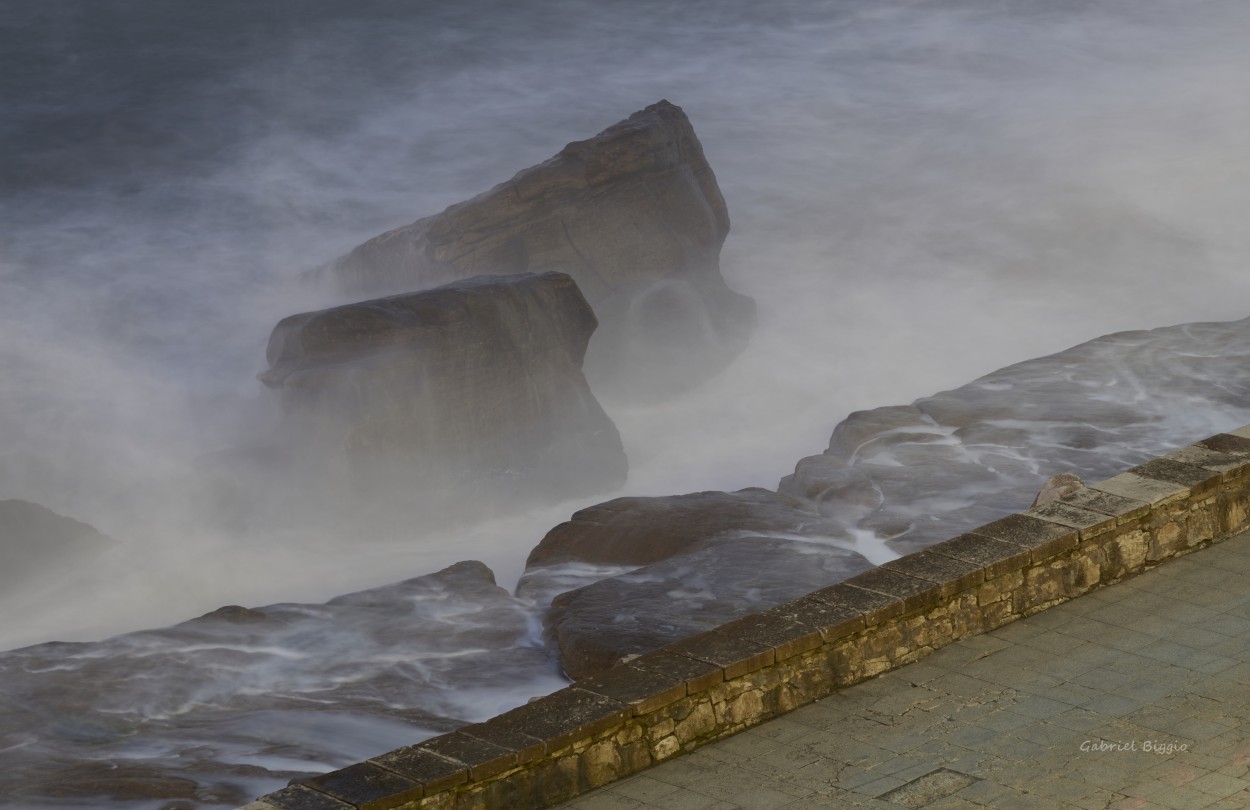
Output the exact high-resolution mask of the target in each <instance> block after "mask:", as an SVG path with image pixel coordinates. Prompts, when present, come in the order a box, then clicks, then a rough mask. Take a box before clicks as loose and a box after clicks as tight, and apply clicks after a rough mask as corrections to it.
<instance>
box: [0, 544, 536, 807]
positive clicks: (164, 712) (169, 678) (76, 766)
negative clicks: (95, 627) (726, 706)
mask: <svg viewBox="0 0 1250 810" xmlns="http://www.w3.org/2000/svg"><path fill="white" fill-rule="evenodd" d="M501 672H508V673H510V675H509V679H508V680H509V681H512V683H510V684H509V685H508V687H507V688H506V689H505V690H504V691H500V689H499V686H500V684H499V683H498V681H499V677H498V673H501ZM560 684H561V680H560V679H559V678H558V677H557V676H556V673H555V663H554V661H553V660H552V658H551V656H550V655H549V653H547V652H546V651H544V650H543V649H542V645H541V643H540V642H539V640H538V639H537V638H536V635H535V632H534V625H533V622H532V620H531V618H530V615H529V614H528V612H527V611H526V610H525V609H524V607H523V606H522V605H521V604H519V603H518V602H517V601H516V600H515V599H514V598H513V597H511V596H510V595H509V594H508V593H507V592H506V591H504V590H503V589H501V588H499V587H498V586H497V585H496V584H495V581H494V577H493V575H492V574H491V572H490V570H489V569H488V568H487V567H486V566H484V565H483V564H481V563H478V562H463V563H457V564H456V565H453V566H451V567H449V568H447V569H444V570H443V571H440V572H438V573H435V574H430V575H427V576H423V577H417V578H415V579H410V580H406V581H404V582H400V583H397V584H394V585H390V586H387V587H384V588H377V589H373V590H369V591H362V592H358V593H353V594H347V595H344V596H341V597H337V598H335V599H331V600H329V601H327V602H325V603H323V604H278V605H270V606H267V607H263V608H260V609H257V610H249V609H246V608H240V607H238V606H229V607H226V608H222V609H220V610H216V611H213V612H211V613H209V614H206V615H205V616H202V617H200V618H197V619H193V620H191V621H188V622H183V623H182V624H178V625H174V626H172V627H168V628H164V629H161V630H153V631H147V632H141V633H130V634H127V635H122V636H117V637H115V638H112V639H108V640H106V641H102V642H97V643H72V644H69V643H49V644H41V645H38V646H34V647H27V648H24V649H20V650H14V651H11V652H7V653H3V654H0V749H4V750H5V752H6V753H5V761H6V766H7V767H6V768H5V769H4V772H3V773H0V797H3V799H0V804H5V803H6V802H9V803H15V804H5V806H26V804H36V803H39V802H41V801H43V802H46V801H48V800H56V801H57V802H58V803H60V802H63V803H65V804H69V805H72V804H75V803H77V802H83V803H84V804H83V806H93V805H92V803H93V802H94V803H95V805H94V806H98V804H99V803H100V802H101V801H104V800H106V799H107V800H110V801H119V802H129V803H139V802H142V801H146V800H156V799H161V800H168V801H185V802H189V804H188V805H187V806H219V805H226V806H234V805H237V804H240V803H243V802H245V801H247V800H249V799H250V798H251V797H253V796H256V795H259V794H260V793H263V792H266V791H268V790H272V789H274V788H275V787H276V786H279V785H280V784H281V783H283V782H285V781H286V780H288V779H291V778H297V777H304V776H308V775H310V774H313V773H319V772H322V771H325V770H329V769H331V768H334V767H339V766H341V765H345V764H348V763H350V762H352V761H355V760H357V759H363V758H365V757H368V756H372V755H375V754H377V753H379V752H380V751H382V750H387V749H388V748H396V747H399V746H402V745H409V744H412V743H415V742H419V741H420V740H422V739H425V738H427V737H430V736H433V735H435V734H438V733H442V732H445V731H450V730H452V729H454V728H457V727H459V726H460V725H462V724H464V723H466V722H472V721H476V720H481V719H486V718H487V717H490V716H493V715H494V714H496V713H498V712H500V711H503V710H505V709H508V708H511V707H512V706H514V705H516V704H518V703H522V702H524V701H525V700H526V699H527V698H529V697H531V696H534V695H539V694H545V693H546V692H549V691H551V690H553V689H555V688H558V686H559V685H560ZM480 690H486V692H485V695H486V696H485V697H482V696H481V695H482V693H481V691H480ZM475 694H477V695H478V696H476V697H475ZM171 806H172V805H171Z"/></svg>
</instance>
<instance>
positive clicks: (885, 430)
mask: <svg viewBox="0 0 1250 810" xmlns="http://www.w3.org/2000/svg"><path fill="white" fill-rule="evenodd" d="M1248 360H1250V320H1242V321H1232V322H1228V323H1196V324H1184V325H1181V326H1173V327H1165V328H1161V329H1154V330H1150V331H1134V332H1121V333H1117V334H1114V335H1107V336H1105V337H1101V338H1097V339H1095V340H1091V341H1088V342H1086V343H1082V344H1080V345H1078V346H1074V347H1072V348H1070V349H1067V350H1065V351H1062V352H1059V353H1057V354H1053V355H1050V356H1048V357H1041V358H1037V359H1034V360H1028V361H1025V362H1023V363H1018V364H1016V365H1013V366H1008V367H1007V368H1004V369H1000V370H999V371H995V372H994V373H992V374H988V375H986V376H985V377H982V378H981V379H979V380H976V381H974V382H972V383H969V384H968V385H965V386H962V387H960V388H956V389H954V390H951V391H945V392H942V393H940V394H936V395H934V396H932V397H926V398H924V399H920V400H917V401H916V402H915V403H913V404H911V405H903V406H891V407H887V408H877V409H873V410H870V411H860V412H857V413H853V414H851V415H850V416H849V417H847V418H846V419H845V420H843V421H842V422H841V423H839V424H838V425H837V427H836V428H835V429H834V431H833V435H832V437H831V438H830V441H829V447H828V449H827V450H825V452H824V453H822V454H820V455H817V456H809V457H807V458H804V459H802V460H801V461H799V463H798V465H797V466H796V468H795V472H794V474H793V475H791V476H787V477H786V478H784V479H782V481H781V484H780V487H779V491H780V492H782V493H785V494H789V495H791V496H794V497H796V498H804V499H809V500H810V501H811V502H812V503H813V504H814V506H815V508H817V509H818V510H819V511H820V512H821V514H823V515H825V516H827V517H828V518H829V519H831V520H833V521H835V522H836V523H838V524H839V525H841V526H842V527H843V528H844V529H845V530H846V531H848V532H850V533H852V534H856V533H861V532H862V533H864V534H865V535H869V536H872V537H875V538H878V539H880V540H884V541H886V542H887V544H888V545H889V546H890V547H891V548H892V549H894V550H895V551H897V552H899V553H907V552H909V551H914V550H917V549H920V548H923V547H925V546H928V545H931V544H932V543H935V542H939V541H941V540H945V539H947V538H949V537H953V536H955V535H957V534H959V533H961V532H963V531H966V530H968V529H970V528H974V527H976V526H978V525H981V524H984V523H987V522H989V521H992V520H996V519H998V518H1000V517H1003V516H1004V515H1007V514H1010V513H1012V512H1016V511H1020V510H1023V509H1027V508H1028V507H1029V505H1030V503H1031V502H1032V501H1033V499H1034V496H1035V495H1037V494H1038V491H1039V489H1040V488H1042V487H1043V484H1044V482H1046V481H1047V479H1048V478H1051V477H1053V476H1059V475H1061V474H1064V473H1067V474H1072V475H1075V476H1076V477H1077V478H1078V479H1083V480H1086V481H1098V480H1101V479H1103V478H1107V477H1110V476H1112V475H1115V474H1117V473H1119V472H1121V471H1123V470H1124V469H1127V468H1128V467H1131V466H1133V465H1135V464H1139V463H1141V462H1142V461H1144V460H1146V459H1148V458H1150V457H1152V456H1156V455H1161V454H1162V453H1164V452H1167V451H1168V450H1170V449H1172V448H1173V447H1176V446H1180V445H1183V444H1185V443H1187V442H1189V441H1192V440H1193V439H1194V438H1195V437H1199V436H1205V435H1210V434H1213V433H1217V432H1219V431H1221V430H1225V429H1227V428H1229V427H1230V426H1237V425H1240V424H1243V423H1244V422H1246V421H1247V420H1248V419H1250V379H1247V377H1246V375H1245V374H1244V373H1242V372H1241V371H1240V369H1243V368H1244V367H1245V365H1246V363H1247V361H1248ZM1065 480H1066V479H1065ZM1068 483H1070V482H1068Z"/></svg>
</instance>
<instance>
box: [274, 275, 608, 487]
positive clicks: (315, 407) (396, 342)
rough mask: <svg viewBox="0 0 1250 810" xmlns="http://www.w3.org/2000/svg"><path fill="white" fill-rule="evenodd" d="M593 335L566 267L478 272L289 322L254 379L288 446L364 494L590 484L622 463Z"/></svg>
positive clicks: (603, 480)
mask: <svg viewBox="0 0 1250 810" xmlns="http://www.w3.org/2000/svg"><path fill="white" fill-rule="evenodd" d="M594 329H595V316H594V313H592V312H591V310H590V307H589V305H588V304H587V303H586V301H585V299H584V298H583V297H582V296H581V293H580V292H579V291H578V289H577V286H576V285H575V284H574V282H573V280H572V279H571V278H569V277H568V276H567V275H564V274H561V273H544V274H522V275H516V276H483V277H478V278H472V279H466V280H462V281H459V282H456V283H454V284H449V285H446V286H444V287H440V288H438V289H434V290H427V291H425V292H421V293H414V294H410V295H398V296H392V297H390V298H383V299H378V300H373V301H364V302H361V303H356V304H348V305H345V306H340V307H334V308H332V309H328V310H322V311H319V312H310V313H304V314H301V315H293V316H291V317H289V318H286V319H284V320H283V321H282V322H281V323H279V324H278V326H277V327H276V328H275V329H274V331H273V335H272V336H271V337H270V340H269V349H268V353H267V356H268V359H269V363H270V368H269V370H268V371H266V372H265V373H264V374H262V375H261V379H262V380H263V381H264V382H265V384H266V385H268V386H269V387H271V388H274V389H276V390H277V391H278V393H279V398H280V401H281V403H282V406H283V409H284V411H285V413H286V415H287V421H288V425H289V427H290V431H291V433H292V438H293V440H294V441H295V442H296V443H298V444H300V445H308V446H310V447H311V448H312V449H314V450H316V451H318V452H319V455H318V456H317V464H318V466H319V467H320V466H322V465H326V464H331V463H332V462H333V461H334V459H335V457H336V454H337V455H338V456H342V457H345V458H346V459H347V460H348V461H349V462H350V464H351V466H352V468H353V470H354V472H355V480H356V481H357V484H358V485H359V484H363V489H365V490H367V491H369V492H370V493H373V492H386V491H393V492H395V493H397V494H399V495H400V496H401V497H402V498H405V499H407V498H411V497H413V496H414V495H419V493H420V492H421V491H422V489H435V488H438V487H448V486H454V485H459V486H467V485H468V484H469V482H474V481H479V480H481V479H483V478H486V479H488V480H490V481H491V485H490V491H491V492H492V494H494V495H496V496H497V495H498V494H499V493H500V491H501V490H502V491H504V492H514V491H515V492H524V493H530V492H539V493H542V494H545V495H549V496H550V495H555V496H559V497H563V496H568V495H572V494H584V493H588V492H598V491H603V490H605V489H611V488H613V487H616V486H619V485H620V484H621V483H622V482H623V481H624V477H625V469H626V461H625V455H624V450H623V449H622V447H621V440H620V435H619V434H618V433H617V431H616V427H615V426H614V425H613V424H612V421H611V420H610V419H609V418H608V416H607V415H606V414H605V413H604V411H603V409H602V408H601V407H600V405H599V403H598V402H597V401H596V400H595V398H594V396H593V395H592V394H591V393H590V389H589V388H588V386H587V384H586V380H585V377H584V376H583V374H582V371H581V364H582V360H583V357H584V354H585V351H586V345H587V341H588V340H589V338H590V335H591V333H592V332H593V331H594ZM326 451H329V452H328V458H327V457H326V456H327V452H326ZM309 452H311V450H310V451H309Z"/></svg>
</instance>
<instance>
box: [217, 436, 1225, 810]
mask: <svg viewBox="0 0 1250 810" xmlns="http://www.w3.org/2000/svg"><path fill="white" fill-rule="evenodd" d="M1247 530H1250V425H1247V426H1245V427H1241V428H1237V429H1235V430H1230V431H1228V432H1226V433H1219V434H1216V435H1214V436H1210V437H1208V438H1206V439H1203V440H1201V441H1198V442H1195V443H1194V444H1191V445H1189V446H1188V447H1183V448H1180V449H1178V450H1174V451H1172V452H1170V453H1167V454H1166V455H1164V456H1162V457H1160V458H1156V459H1152V460H1150V461H1147V462H1146V463H1144V464H1140V465H1138V466H1136V467H1133V468H1131V469H1129V470H1127V471H1125V472H1123V473H1121V474H1119V475H1117V476H1114V477H1112V478H1109V479H1107V480H1106V481H1101V482H1098V483H1095V484H1093V485H1091V486H1089V487H1086V488H1084V489H1081V490H1078V491H1077V492H1074V493H1072V494H1070V495H1067V496H1064V497H1063V498H1060V499H1059V500H1057V501H1054V502H1051V503H1049V504H1046V505H1043V506H1038V507H1033V508H1031V509H1028V510H1025V511H1023V512H1020V513H1017V514H1014V515H1009V516H1007V517H1005V518H1002V519H1001V520H996V521H993V522H992V523H988V524H986V525H984V526H981V527H978V528H976V529H973V530H971V531H969V532H966V533H964V534H961V535H959V536H957V537H953V538H951V539H949V540H946V541H944V542H941V543H937V544H935V545H932V546H929V547H927V548H925V549H922V550H920V551H917V552H914V553H912V554H908V555H906V556H905V557H902V558H900V559H898V560H894V561H891V562H889V563H886V564H884V565H882V566H879V567H877V568H874V569H871V570H869V571H865V572H863V573H861V574H858V575H856V576H854V577H851V578H849V579H847V580H845V581H843V582H839V583H837V584H834V585H830V586H828V587H825V588H822V589H820V590H818V591H815V592H813V593H810V594H808V595H806V596H803V597H800V598H798V599H794V600H792V601H790V602H786V603H785V604H782V605H778V606H776V607H773V608H770V609H768V610H764V611H761V612H759V613H756V614H753V615H750V616H745V617H742V618H740V619H737V620H735V621H732V622H730V623H728V624H725V625H722V626H720V627H718V628H715V629H714V630H710V631H708V632H705V633H701V634H699V635H696V636H693V637H690V638H686V639H683V640H681V641H678V642H675V643H672V644H668V645H666V646H664V647H662V648H661V649H658V650H655V651H653V652H649V653H646V654H644V655H640V656H630V657H629V658H628V659H627V660H625V661H623V662H622V663H619V664H617V665H616V666H613V667H612V668H610V669H608V670H606V671H604V672H602V673H599V674H597V675H595V676H593V677H590V678H585V679H582V680H581V681H578V682H576V683H574V684H572V685H570V686H568V687H566V688H564V689H561V690H559V691H558V692H555V693H553V694H551V695H548V696H546V697H543V698H538V699H536V700H534V701H531V702H530V703H527V704H525V705H524V706H519V707H517V708H515V709H512V710H511V711H508V712H505V713H504V714H501V715H499V716H498V717H495V718H492V719H491V720H487V721H486V722H484V723H476V724H473V725H469V726H465V727H464V728H461V729H459V730H458V731H453V732H451V733H449V734H444V735H441V736H438V737H434V738H432V739H429V740H426V741H424V742H421V743H418V744H417V745H414V746H409V747H406V748H400V749H397V750H395V751H391V752H388V753H386V754H382V755H380V756H377V757H373V758H372V759H370V760H368V761H367V762H363V763H357V764H355V765H350V766H348V767H346V768H341V769H339V770H337V771H333V772H331V773H328V774H323V775H321V776H318V777H315V778H313V779H310V780H308V781H306V782H304V783H301V784H297V785H292V786H289V787H286V788H283V789H282V790H279V791H276V792H274V793H271V794H269V795H267V796H263V797H261V798H260V799H258V800H256V801H255V802H252V803H251V804H248V805H246V806H245V807H244V808H243V809H242V810H396V809H398V810H494V809H495V808H509V810H513V809H514V808H515V809H517V810H520V809H521V808H540V807H545V806H549V805H551V804H555V803H558V802H560V801H564V800H567V799H569V798H572V797H573V796H576V795H577V794H579V793H581V792H584V791H586V790H589V789H592V788H594V787H597V786H599V785H602V784H606V783H607V782H610V781H612V780H614V779H618V778H621V777H624V776H627V775H629V774H631V773H636V772H638V771H641V770H643V769H645V768H646V767H648V766H649V765H651V764H653V763H656V762H660V761H663V760H665V759H668V758H670V757H672V756H675V755H677V754H680V753H683V752H685V751H690V750H693V749H694V748H697V747H698V746H699V745H702V744H704V743H706V742H711V741H712V740H715V739H719V738H721V737H724V736H727V735H730V734H734V733H736V732H738V731H741V730H743V729H745V728H749V727H750V726H752V725H755V724H757V723H760V722H763V721H764V720H767V719H769V718H771V717H775V716H778V715H780V714H783V713H785V712H787V711H790V710H791V709H794V708H797V707H798V706H800V705H803V704H804V703H807V702H811V701H813V700H819V699H820V698H822V697H826V696H828V695H830V694H833V693H834V692H836V691H837V690H838V689H839V688H842V687H845V686H849V685H851V684H853V683H857V682H859V681H862V680H865V679H867V678H870V677H872V676H874V675H877V674H880V673H881V672H884V671H887V670H889V669H892V668H894V667H897V666H902V665H904V664H907V663H910V662H911V661H915V660H918V659H919V658H921V657H923V656H924V655H926V654H928V653H929V652H932V651H933V650H935V649H937V648H939V647H941V646H943V645H945V644H949V643H951V642H952V641H956V640H958V639H960V638H966V637H968V636H971V635H975V634H977V633H981V632H985V631H986V630H990V629H993V628H994V627H999V626H1002V625H1003V624H1006V623H1009V622H1011V621H1014V620H1015V619H1018V618H1021V617H1022V616H1026V615H1030V614H1032V613H1036V612H1038V611H1039V610H1044V609H1045V608H1047V607H1050V606H1052V605H1055V604H1059V603H1061V602H1063V601H1066V600H1068V599H1072V598H1076V597H1078V596H1080V595H1082V594H1084V593H1088V592H1089V591H1091V590H1093V589H1095V588H1099V587H1102V586H1105V585H1108V584H1111V583H1113V582H1118V581H1120V580H1122V579H1124V578H1126V577H1131V576H1135V575H1136V574H1138V573H1141V572H1142V571H1145V570H1148V569H1149V568H1151V567H1153V566H1155V565H1158V564H1160V563H1162V562H1164V561H1166V560H1168V559H1170V558H1173V557H1176V556H1180V555H1182V554H1185V553H1188V552H1189V551H1192V550H1194V549H1196V548H1200V547H1201V546H1203V545H1207V544H1209V543H1213V542H1219V541H1220V540H1223V539H1226V538H1228V537H1231V536H1233V535H1236V534H1239V533H1241V532H1244V531H1247Z"/></svg>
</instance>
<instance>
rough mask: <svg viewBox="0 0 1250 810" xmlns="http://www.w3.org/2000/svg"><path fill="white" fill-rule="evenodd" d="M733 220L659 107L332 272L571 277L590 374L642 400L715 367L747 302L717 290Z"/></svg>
mask: <svg viewBox="0 0 1250 810" xmlns="http://www.w3.org/2000/svg"><path fill="white" fill-rule="evenodd" d="M728 232H729V214H728V211H727V209H726V207H725V200H724V197H723V196H722V195H721V192H720V188H719V187H718V186H717V183H716V176H715V175H714V174H713V172H712V168H711V167H710V166H709V165H708V162H707V159H706V158H705V157H704V154H703V147H702V145H701V144H700V143H699V139H698V137H697V136H696V135H695V132H694V128H693V127H692V126H691V124H690V120H689V119H688V118H687V117H686V115H685V113H684V112H683V111H682V110H681V108H680V107H677V106H675V105H673V104H670V103H669V102H667V101H660V102H658V103H656V104H653V105H651V106H649V107H647V108H646V109H644V110H641V111H639V112H636V113H634V114H633V115H631V116H630V117H629V118H628V119H626V120H624V121H621V122H619V123H617V124H615V125H614V126H611V127H609V128H608V129H606V130H604V131H603V132H601V133H599V134H598V135H596V136H594V137H593V138H589V139H587V140H583V141H575V142H573V143H570V144H569V145H568V146H566V147H565V148H564V149H563V150H561V151H560V153H559V154H557V155H556V156H555V157H553V158H551V159H550V160H547V161H545V162H544V163H541V164H539V165H537V166H533V167H531V168H529V169H525V170H524V171H521V172H520V173H518V174H517V175H516V176H515V177H513V178H512V179H511V180H509V181H507V182H505V183H501V184H500V185H498V186H496V187H495V188H493V189H491V190H490V191H488V192H486V193H484V194H481V195H479V196H477V197H474V198H473V199H471V200H468V201H466V202H462V203H459V204H457V205H453V206H451V207H450V208H448V209H447V210H445V211H443V212H442V213H440V214H437V215H435V216H431V217H426V218H424V219H420V220H418V221H416V222H414V223H412V224H411V225H407V226H405V227H402V228H397V229H395V230H393V231H388V232H387V233H384V234H382V235H381V236H378V237H376V238H375V239H372V240H370V241H368V242H366V243H365V244H363V245H360V246H359V247H357V248H356V249H355V250H353V251H351V252H350V253H348V254H347V255H346V256H344V257H343V258H341V259H339V260H338V261H337V262H335V263H334V264H333V265H331V266H330V267H329V268H328V272H329V273H330V274H331V275H332V276H333V277H334V278H335V279H337V281H338V282H339V284H340V285H341V286H342V288H343V289H344V290H345V291H347V292H349V293H351V294H361V293H363V294H377V293H379V292H381V293H392V292H399V291H409V290H419V289H426V288H429V287H433V286H436V285H439V284H444V283H447V282H449V281H452V280H455V279H459V278H465V277H468V276H474V275H479V274H484V273H490V274H509V273H519V272H530V271H539V272H542V271H551V270H554V271H559V272H563V273H568V274H569V275H570V276H572V277H573V278H574V279H575V280H576V281H577V284H578V286H579V287H580V288H581V289H582V291H583V292H584V293H585V295H586V298H587V299H588V300H589V301H590V302H591V304H592V305H593V306H594V308H595V312H596V313H597V314H598V315H599V318H600V321H601V324H602V328H601V330H600V333H599V334H598V335H597V336H596V338H595V340H594V342H593V344H592V348H591V359H590V362H589V363H588V373H589V374H590V375H591V377H592V381H593V382H594V383H595V385H596V390H599V391H600V392H601V393H602V392H603V390H604V389H605V388H610V389H612V390H613V392H614V393H616V394H618V395H622V396H633V397H650V396H654V395H656V394H663V393H667V392H671V391H674V390H678V389H681V388H684V387H687V386H689V385H692V384H694V383H697V382H698V381H700V380H701V379H706V378H707V376H709V375H710V374H712V373H714V372H715V371H717V370H719V369H720V368H721V367H723V366H724V365H725V364H726V363H727V362H728V361H729V360H730V359H731V358H732V357H733V356H734V355H736V354H737V353H738V352H739V351H740V350H741V349H742V347H743V346H744V345H745V343H746V340H747V339H748V337H749V335H750V332H751V330H752V328H753V325H754V313H755V307H754V302H753V301H752V300H751V299H749V298H747V297H746V296H743V295H740V294H738V293H736V292H734V291H732V290H731V289H729V287H728V286H727V285H726V284H725V281H724V278H723V277H722V276H721V273H720V250H721V245H722V243H723V242H724V240H725V237H726V235H727V234H728Z"/></svg>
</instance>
